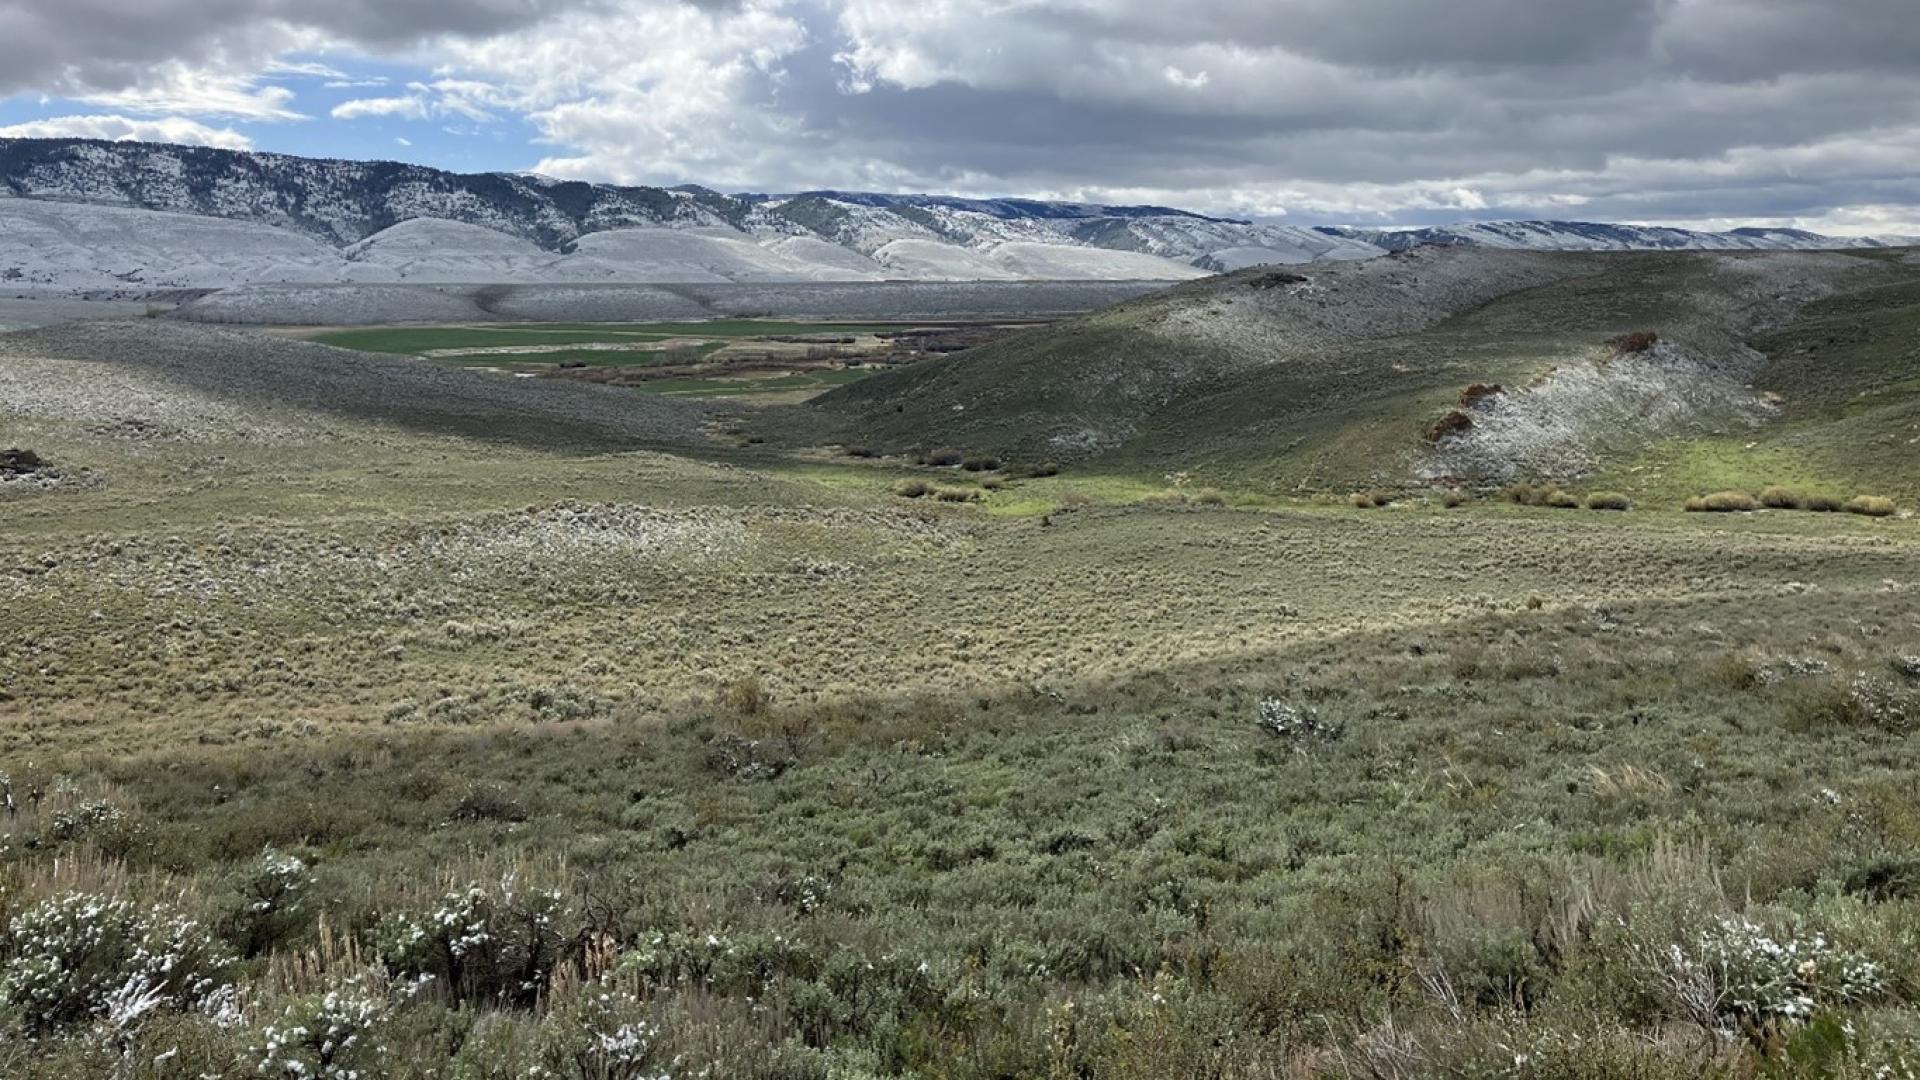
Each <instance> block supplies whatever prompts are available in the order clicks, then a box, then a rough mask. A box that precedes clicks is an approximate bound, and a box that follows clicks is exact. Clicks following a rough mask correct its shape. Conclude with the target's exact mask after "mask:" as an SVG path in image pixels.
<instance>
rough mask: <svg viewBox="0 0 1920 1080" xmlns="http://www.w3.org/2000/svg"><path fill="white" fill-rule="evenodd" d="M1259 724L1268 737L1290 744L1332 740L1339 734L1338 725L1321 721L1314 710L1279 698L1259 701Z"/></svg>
mask: <svg viewBox="0 0 1920 1080" xmlns="http://www.w3.org/2000/svg"><path fill="white" fill-rule="evenodd" d="M1259 723H1260V728H1261V730H1263V731H1265V732H1267V733H1268V734H1269V735H1273V736H1276V737H1278V738H1281V739H1285V740H1286V741H1288V742H1292V743H1302V742H1309V741H1313V740H1322V739H1332V738H1335V737H1336V736H1338V735H1339V734H1340V728H1339V726H1338V725H1335V724H1330V723H1327V722H1326V721H1323V720H1321V719H1320V714H1319V713H1317V712H1315V711H1314V710H1312V709H1308V708H1302V707H1300V706H1297V705H1293V704H1290V703H1288V702H1286V701H1282V700H1281V699H1279V698H1261V699H1260V719H1259Z"/></svg>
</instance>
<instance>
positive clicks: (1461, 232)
mask: <svg viewBox="0 0 1920 1080" xmlns="http://www.w3.org/2000/svg"><path fill="white" fill-rule="evenodd" d="M1316 231H1318V232H1321V233H1324V234H1326V235H1328V236H1330V237H1337V238H1340V239H1345V240H1358V241H1361V242H1363V243H1367V244H1371V245H1373V246H1375V247H1380V248H1385V249H1387V250H1389V251H1405V250H1407V249H1409V248H1413V247H1419V246H1422V245H1432V246H1439V247H1450V246H1456V245H1462V246H1470V247H1490V248H1501V249H1505V250H1511V251H1656V250H1672V251H1678V250H1693V251H1827V250H1844V249H1849V248H1877V247H1889V246H1900V245H1904V244H1907V243H1911V242H1912V238H1910V237H1859V236H1822V235H1820V234H1819V233H1811V232H1806V231H1804V230H1800V229H1734V230H1732V231H1730V232H1699V231H1696V230H1692V229H1678V228H1672V227H1669V226H1661V225H1609V224H1605V223H1601V222H1590V221H1475V222H1463V223H1461V224H1458V225H1441V226H1435V227H1431V228H1425V229H1353V228H1340V227H1325V228H1321V229H1319V230H1316Z"/></svg>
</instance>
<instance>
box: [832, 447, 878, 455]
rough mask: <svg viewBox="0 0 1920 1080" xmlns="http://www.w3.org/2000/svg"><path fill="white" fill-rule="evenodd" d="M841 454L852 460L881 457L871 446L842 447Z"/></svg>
mask: <svg viewBox="0 0 1920 1080" xmlns="http://www.w3.org/2000/svg"><path fill="white" fill-rule="evenodd" d="M840 452H841V453H843V454H845V455H847V456H848V457H850V458H877V457H879V456H880V451H878V450H876V449H874V448H873V447H871V446H844V447H841V449H840Z"/></svg>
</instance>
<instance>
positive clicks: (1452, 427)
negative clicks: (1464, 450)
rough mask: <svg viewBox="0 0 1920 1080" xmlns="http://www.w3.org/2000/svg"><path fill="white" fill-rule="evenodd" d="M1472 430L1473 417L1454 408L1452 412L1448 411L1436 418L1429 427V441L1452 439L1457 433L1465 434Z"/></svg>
mask: <svg viewBox="0 0 1920 1080" xmlns="http://www.w3.org/2000/svg"><path fill="white" fill-rule="evenodd" d="M1472 430H1473V417H1471V416H1468V415H1467V414H1466V413H1464V412H1461V411H1460V410H1459V409H1454V410H1453V411H1452V412H1449V413H1447V415H1445V416H1443V417H1441V418H1440V419H1438V420H1435V421H1434V422H1433V426H1432V427H1430V428H1428V429H1427V441H1428V442H1430V443H1437V442H1440V441H1441V440H1443V439H1451V438H1453V437H1454V436H1456V435H1464V434H1466V433H1467V432H1469V431H1472Z"/></svg>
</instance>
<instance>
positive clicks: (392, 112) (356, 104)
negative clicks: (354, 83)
mask: <svg viewBox="0 0 1920 1080" xmlns="http://www.w3.org/2000/svg"><path fill="white" fill-rule="evenodd" d="M329 115H331V116H332V117H333V118H334V119H335V120H358V119H360V118H361V117H365V116H397V117H399V118H401V119H403V120H425V119H426V118H427V102H426V99H425V98H421V97H417V96H413V95H408V96H406V97H384V98H355V99H354V100H352V101H343V102H341V103H340V104H338V105H335V106H334V107H333V109H332V111H331V112H330V113H329Z"/></svg>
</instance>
